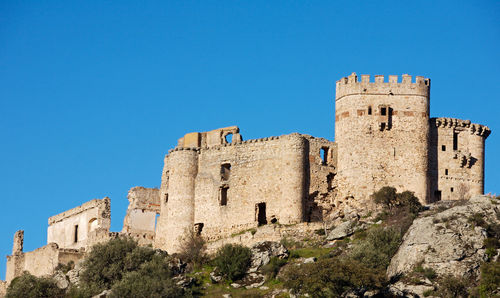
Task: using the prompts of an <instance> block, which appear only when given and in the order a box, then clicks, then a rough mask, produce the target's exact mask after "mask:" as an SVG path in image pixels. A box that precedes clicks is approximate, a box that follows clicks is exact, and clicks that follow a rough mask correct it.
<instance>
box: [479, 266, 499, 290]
mask: <svg viewBox="0 0 500 298" xmlns="http://www.w3.org/2000/svg"><path fill="white" fill-rule="evenodd" d="M499 286H500V261H498V260H497V261H496V262H493V263H483V264H482V265H481V279H480V281H479V293H480V295H481V297H493V293H494V291H496V290H497V289H498V287H499Z"/></svg>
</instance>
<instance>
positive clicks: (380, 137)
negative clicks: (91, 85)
mask: <svg viewBox="0 0 500 298" xmlns="http://www.w3.org/2000/svg"><path fill="white" fill-rule="evenodd" d="M429 100H430V80H429V79H427V78H423V77H420V76H417V77H415V79H414V80H413V79H412V77H411V76H409V75H403V76H402V77H401V78H399V77H398V76H393V75H391V76H389V77H388V81H385V79H384V76H375V79H374V81H371V79H370V76H368V75H362V76H361V78H359V77H358V76H357V75H356V74H354V73H353V74H351V75H350V76H348V77H345V78H342V79H341V80H339V81H337V83H336V96H335V142H333V141H329V140H326V139H323V138H315V137H313V136H309V135H303V134H298V133H292V134H289V135H283V136H273V137H266V138H262V139H254V140H243V137H242V135H241V134H240V130H239V128H238V127H236V126H232V127H226V128H221V129H216V130H212V131H208V132H194V133H188V134H186V135H185V136H184V137H182V138H181V139H179V141H178V145H177V147H176V148H174V149H172V150H170V151H169V152H168V154H167V155H166V156H165V160H164V167H163V171H162V177H161V186H160V188H159V189H150V188H143V187H134V188H132V189H131V190H130V191H129V194H128V199H129V207H128V210H127V215H126V216H125V219H124V225H123V230H122V231H121V232H117V233H112V232H110V231H109V226H110V200H109V198H104V199H102V200H92V201H90V202H87V203H85V204H83V205H82V206H79V207H76V208H74V209H71V210H68V211H66V212H63V213H61V214H59V215H55V216H53V217H51V218H49V227H48V232H47V234H48V235H47V243H48V245H46V246H44V247H42V248H39V249H37V250H35V251H32V252H26V253H24V252H23V249H22V243H23V233H22V231H18V232H16V235H15V237H14V248H13V252H12V255H11V256H8V257H7V260H8V261H7V277H6V279H7V282H10V281H11V280H12V279H13V278H14V277H15V276H18V275H19V274H21V272H22V271H24V270H28V271H30V272H31V273H32V274H35V275H44V274H49V273H50V272H51V271H52V272H53V270H54V268H55V267H56V266H57V264H58V263H67V262H69V261H70V260H77V259H79V258H82V257H83V255H84V253H85V251H86V250H88V248H89V247H90V246H91V245H93V244H95V243H98V242H101V241H106V240H108V239H111V238H113V237H119V236H121V235H126V236H129V237H133V238H134V239H136V240H137V241H138V242H139V244H141V245H147V244H152V245H153V246H154V247H156V248H160V249H164V250H167V251H168V252H169V253H173V252H177V251H179V249H180V247H179V245H180V243H181V241H182V238H183V237H184V236H185V235H186V233H189V232H191V231H193V232H194V233H196V234H197V235H198V236H199V237H203V238H204V239H205V240H206V241H207V242H208V244H209V247H211V248H215V247H217V246H219V245H221V244H222V243H227V242H239V243H243V244H250V243H251V242H252V241H261V240H265V239H267V240H276V238H278V237H280V236H282V235H283V233H285V232H290V231H292V230H294V229H295V230H300V231H301V232H303V233H306V234H307V233H311V232H312V231H313V229H314V228H317V227H318V225H320V224H321V223H322V222H324V221H326V220H331V219H335V218H337V219H338V218H343V217H352V216H358V217H359V216H360V215H363V214H365V213H367V212H368V211H370V210H373V209H374V208H375V206H374V205H373V202H372V201H371V200H370V195H371V194H372V193H373V192H374V191H376V190H378V189H380V188H381V187H383V186H393V187H395V188H396V189H397V190H398V191H404V190H409V191H412V192H414V193H415V195H416V196H417V197H418V198H419V200H420V201H421V202H422V203H424V204H428V203H432V202H435V201H439V200H454V199H463V198H467V197H470V196H474V195H480V194H483V192H484V155H485V152H484V151H485V140H486V138H487V137H488V135H489V134H490V130H489V128H488V127H486V126H483V125H480V124H474V123H471V122H470V121H469V120H460V119H453V118H430V116H429V115H430V111H429ZM273 224H279V226H280V228H279V229H278V228H272V229H268V230H266V229H265V228H264V229H262V231H267V232H257V233H256V234H255V235H254V234H252V235H248V236H238V237H235V236H234V235H237V234H238V233H242V232H244V231H247V230H249V229H253V228H256V227H266V226H275V227H276V226H278V225H273ZM290 225H296V226H295V228H294V227H293V226H292V227H290ZM283 226H286V228H284V227H283ZM285 230H286V231H285ZM278 239H279V238H278Z"/></svg>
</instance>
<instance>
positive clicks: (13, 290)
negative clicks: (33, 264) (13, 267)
mask: <svg viewBox="0 0 500 298" xmlns="http://www.w3.org/2000/svg"><path fill="white" fill-rule="evenodd" d="M5 297H6V298H11V297H12V298H18V297H30V298H31V297H33V298H38V297H56V298H58V297H64V290H61V289H59V288H58V287H57V284H56V282H55V281H54V280H53V279H50V278H45V277H36V276H33V275H31V274H30V273H28V272H26V271H25V272H24V273H23V274H22V275H21V276H18V277H16V278H14V279H13V280H12V282H11V283H10V285H9V287H8V288H7V294H6V295H5Z"/></svg>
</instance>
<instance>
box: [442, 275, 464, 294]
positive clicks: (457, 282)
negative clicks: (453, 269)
mask: <svg viewBox="0 0 500 298" xmlns="http://www.w3.org/2000/svg"><path fill="white" fill-rule="evenodd" d="M468 288H469V283H468V282H467V281H466V280H464V279H463V278H457V277H454V276H452V275H446V276H444V277H443V278H442V279H441V280H440V281H439V286H438V290H437V291H436V294H437V296H438V297H463V298H467V297H469V293H468V290H467V289H468Z"/></svg>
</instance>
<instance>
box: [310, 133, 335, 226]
mask: <svg viewBox="0 0 500 298" xmlns="http://www.w3.org/2000/svg"><path fill="white" fill-rule="evenodd" d="M304 137H305V138H306V139H307V145H308V152H309V154H308V163H307V167H308V168H309V175H308V177H307V184H308V189H309V194H308V197H307V200H306V202H305V210H304V220H305V221H307V222H320V221H323V220H326V219H327V218H328V217H329V215H330V214H332V212H333V211H334V208H335V206H336V205H335V199H336V195H337V191H338V189H337V179H336V176H337V144H335V143H334V142H331V141H328V140H326V139H323V138H315V137H312V136H307V135H305V136H304Z"/></svg>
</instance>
